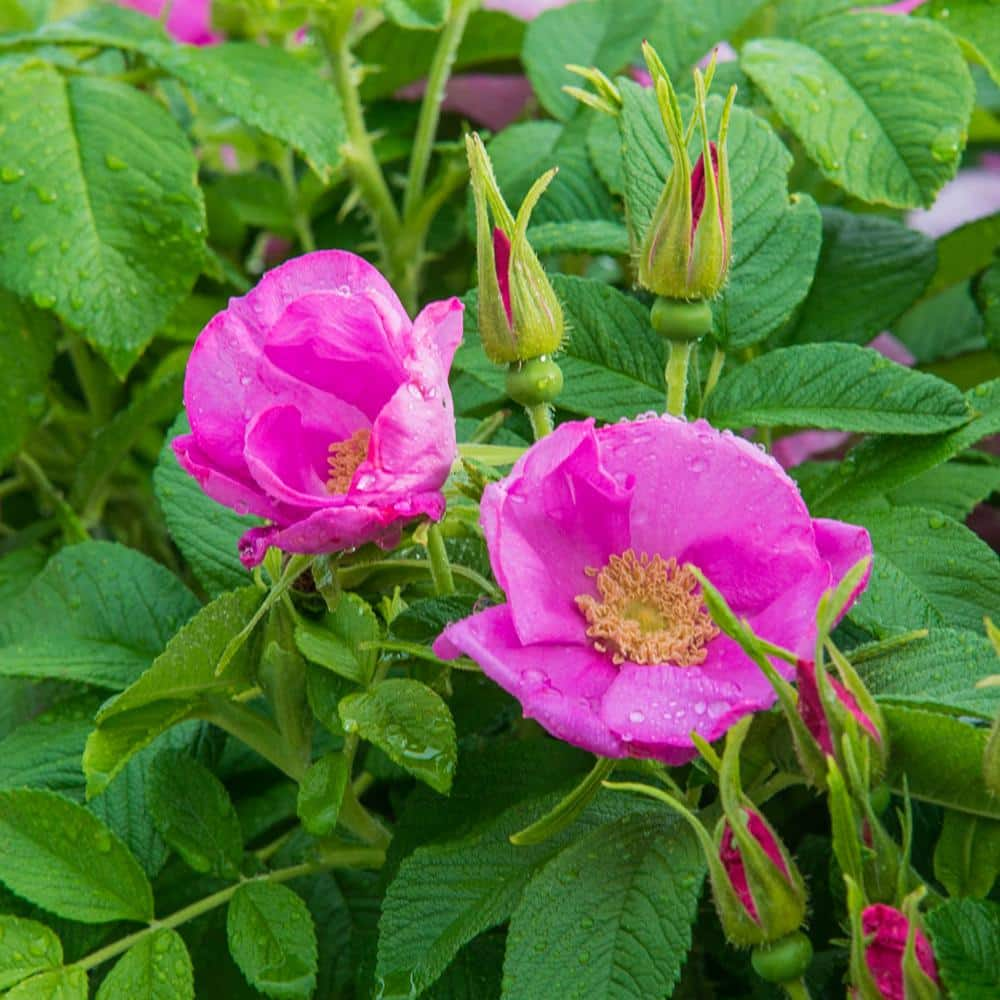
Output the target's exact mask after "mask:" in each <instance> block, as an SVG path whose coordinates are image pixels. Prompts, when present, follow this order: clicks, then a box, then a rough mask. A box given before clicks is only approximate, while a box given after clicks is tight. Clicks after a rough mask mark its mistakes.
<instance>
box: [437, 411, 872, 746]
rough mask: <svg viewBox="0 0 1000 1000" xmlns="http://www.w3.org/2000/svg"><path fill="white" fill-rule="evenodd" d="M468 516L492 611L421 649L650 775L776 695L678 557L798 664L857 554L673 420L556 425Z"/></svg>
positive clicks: (741, 453) (847, 531)
mask: <svg viewBox="0 0 1000 1000" xmlns="http://www.w3.org/2000/svg"><path fill="white" fill-rule="evenodd" d="M481 521H482V525H483V529H484V531H485V534H486V541H487V545H488V546H489V552H490V559H491V561H492V565H493V572H494V574H495V575H496V578H497V581H498V582H499V584H500V586H501V587H502V588H503V590H504V591H505V593H506V595H507V601H508V603H507V604H504V605H502V606H500V607H493V608H489V609H487V610H486V611H483V612H480V613H479V614H475V615H473V616H472V617H470V618H466V619H464V620H462V621H459V622H455V623H453V624H452V625H450V626H449V627H448V628H447V629H446V630H445V632H444V633H443V634H442V635H441V636H440V637H439V638H438V640H437V642H436V644H435V651H436V652H437V653H438V655H439V656H443V657H446V658H448V657H454V656H456V655H458V654H459V653H467V654H468V655H469V656H471V657H472V658H473V659H474V660H476V661H477V662H478V663H479V664H480V666H481V667H482V668H483V670H484V672H485V673H486V674H487V675H488V676H490V677H491V678H493V680H495V681H497V683H499V684H500V685H501V686H502V687H504V688H506V690H508V691H510V692H511V693H512V694H513V695H514V696H515V697H517V698H518V699H519V700H520V701H521V704H522V706H523V708H524V713H525V715H526V716H528V717H530V718H534V719H537V720H538V721H539V722H540V723H541V724H542V725H543V726H544V727H545V728H546V729H548V731H549V732H550V733H552V734H553V735H554V736H557V737H559V738H560V739H563V740H566V741H567V742H569V743H573V744H576V745H577V746H581V747H584V748H585V749H587V750H591V751H593V752H594V753H598V754H603V755H604V756H607V757H623V756H628V755H631V756H637V757H643V756H645V757H655V758H658V759H659V760H662V761H664V762H665V763H667V764H680V763H684V762H685V761H688V760H690V759H691V758H693V757H694V756H695V749H694V746H693V743H692V740H691V732H692V730H695V731H697V732H698V733H699V734H700V735H701V736H702V737H704V738H705V739H706V740H715V739H718V738H719V737H720V736H721V735H722V734H723V733H724V732H725V731H726V730H727V729H728V728H729V727H730V726H732V725H733V724H734V723H735V722H736V721H737V720H739V719H740V718H742V717H743V716H744V715H747V714H748V713H750V712H756V711H759V710H761V709H764V708H767V707H769V706H770V705H771V704H773V702H774V698H775V696H774V691H773V689H772V688H771V685H770V684H769V683H768V681H767V679H766V678H765V677H764V675H763V673H762V672H761V671H760V669H759V668H758V667H757V666H756V665H755V664H754V663H753V662H752V661H751V660H750V659H749V657H747V655H746V654H745V653H744V652H743V651H742V650H741V649H740V648H739V646H738V645H737V644H736V643H735V642H733V641H732V640H731V639H729V638H728V637H727V636H725V635H722V634H720V632H719V630H718V629H717V628H716V627H715V625H714V623H713V622H712V620H711V618H710V617H709V615H708V612H707V610H706V609H705V607H704V605H703V603H702V600H701V596H700V592H699V590H698V586H697V582H696V581H695V578H694V577H693V575H692V574H691V573H690V570H688V569H687V568H686V564H688V563H690V564H693V565H694V566H696V567H698V568H699V569H700V570H701V571H702V572H703V573H704V574H705V575H706V576H707V577H708V579H710V580H711V581H712V582H713V584H714V585H715V586H716V587H718V588H719V590H720V591H721V592H722V594H723V595H724V596H725V598H726V600H727V601H728V602H729V603H730V605H731V606H732V608H733V610H734V611H735V612H736V614H738V615H740V616H742V617H745V618H747V619H748V620H749V622H750V624H751V626H752V627H753V628H754V629H755V630H756V631H757V633H758V634H760V635H762V636H763V637H765V638H766V639H768V640H770V641H772V642H775V643H778V644H780V645H782V646H786V647H788V648H789V649H792V650H794V651H795V652H796V653H797V654H798V655H803V656H804V655H808V653H809V651H810V650H811V648H812V645H813V642H814V639H815V634H816V626H815V612H816V605H817V603H818V601H819V598H820V596H821V595H822V594H823V592H824V591H825V590H827V589H828V588H829V587H831V586H833V585H835V584H836V583H838V582H839V581H840V579H841V578H842V577H843V576H844V574H845V573H846V572H847V570H848V569H850V567H852V566H853V565H854V564H855V563H856V562H857V561H858V560H859V559H861V558H862V557H863V556H865V555H868V554H870V552H871V542H870V539H869V538H868V534H867V532H865V531H864V529H862V528H858V527H855V526H854V525H849V524H843V523H841V522H839V521H828V520H821V519H816V520H814V519H813V518H812V517H810V515H809V512H808V510H806V506H805V504H804V503H803V501H802V497H801V496H800V495H799V492H798V489H797V488H796V486H795V484H794V483H793V482H792V480H791V479H789V478H788V476H787V475H786V474H785V473H784V472H783V471H782V469H781V467H780V466H779V465H778V463H777V462H775V461H774V459H772V458H770V457H769V456H768V455H766V454H764V453H763V452H762V451H760V450H759V449H758V448H756V447H754V446H753V445H752V444H751V443H750V442H748V441H745V440H743V439H741V438H738V437H734V436H733V435H732V434H730V433H728V432H719V431H717V430H715V429H713V428H712V427H711V426H709V425H708V424H707V423H705V422H704V421H697V422H695V423H687V422H685V421H683V420H677V419H675V418H672V417H663V418H658V419H646V420H640V421H635V422H627V421H626V422H622V423H618V424H612V425H610V426H608V427H602V428H600V429H597V428H595V426H594V422H593V421H592V420H591V421H586V422H582V423H577V422H574V423H566V424H563V425H562V426H561V427H559V429H558V430H556V431H555V432H554V433H553V434H550V435H549V436H548V437H546V438H543V439H542V440H541V441H539V442H538V443H537V444H535V445H534V446H533V447H532V448H531V449H529V451H528V452H527V453H526V454H525V455H524V456H523V457H522V458H521V459H520V461H518V463H517V464H516V465H515V466H514V469H513V471H512V472H511V474H510V475H509V476H508V477H507V478H506V479H504V480H502V481H501V482H499V483H496V484H493V485H491V486H489V487H487V489H486V492H485V493H484V495H483V502H482V514H481ZM863 586H864V583H862V584H861V586H859V588H858V592H860V590H861V589H862V588H863ZM856 596H857V593H855V594H854V595H853V596H852V599H853V597H856ZM776 666H777V667H778V669H779V670H781V671H782V672H783V673H784V674H785V675H786V676H789V675H790V672H791V671H792V668H791V667H789V666H788V665H787V664H781V665H776Z"/></svg>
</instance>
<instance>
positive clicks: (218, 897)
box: [75, 847, 385, 972]
mask: <svg viewBox="0 0 1000 1000" xmlns="http://www.w3.org/2000/svg"><path fill="white" fill-rule="evenodd" d="M384 862H385V851H384V850H382V849H381V848H378V847H344V848H341V849H340V850H337V851H330V852H329V853H327V854H325V855H324V856H323V857H322V858H320V860H318V861H307V862H304V863H303V864H299V865H291V866H289V867H288V868H278V869H276V870H275V871H273V872H268V873H266V874H265V875H258V876H256V877H255V878H248V879H242V880H241V881H240V882H237V883H236V884H235V885H229V886H226V888H225V889H220V890H219V891H218V892H213V893H212V894H211V895H210V896H205V897H203V898H202V899H199V900H197V901H196V902H194V903H191V904H190V905H188V906H185V907H183V908H182V909H180V910H177V911H176V912H174V913H172V914H170V916H169V917H164V918H163V919H162V920H154V921H152V923H150V925H149V926H148V927H143V928H142V930H139V931H136V932H135V933H134V934H129V935H127V936H126V937H123V938H119V939H118V940H117V941H113V942H112V943H111V944H109V945H106V946H105V947H104V948H99V949H98V950H97V951H93V952H91V953H90V954H89V955H87V956H86V957H85V958H82V959H80V961H79V962H77V963H75V967H76V968H78V969H82V970H83V971H84V972H86V971H88V970H89V969H94V968H96V967H97V966H99V965H102V964H103V963H104V962H107V961H108V960H109V959H112V958H115V957H116V956H118V955H121V954H122V953H123V952H126V951H128V950H129V948H131V947H132V946H133V945H135V944H138V943H139V942H140V941H142V940H143V939H144V938H146V937H148V936H149V935H150V934H155V933H156V932H157V931H161V930H168V929H172V928H174V927H180V926H181V925H182V924H186V923H188V922H189V921H191V920H194V919H195V918H196V917H200V916H201V915H202V914H204V913H208V912H209V911H210V910H214V909H215V908H216V907H219V906H222V905H223V904H224V903H228V902H229V900H230V899H232V898H233V896H235V895H236V893H237V891H238V890H239V889H240V888H241V887H242V886H244V885H249V884H250V883H252V882H272V883H280V882H290V881H292V879H296V878H301V877H303V876H307V875H316V874H318V873H319V872H325V871H329V870H330V869H331V868H379V867H381V866H382V864H383V863H384Z"/></svg>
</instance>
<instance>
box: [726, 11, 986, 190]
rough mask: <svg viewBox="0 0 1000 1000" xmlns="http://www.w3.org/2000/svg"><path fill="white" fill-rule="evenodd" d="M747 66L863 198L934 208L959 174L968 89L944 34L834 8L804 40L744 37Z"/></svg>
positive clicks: (838, 177)
mask: <svg viewBox="0 0 1000 1000" xmlns="http://www.w3.org/2000/svg"><path fill="white" fill-rule="evenodd" d="M740 65H741V67H742V68H743V71H744V72H745V73H746V74H747V76H749V77H750V78H751V79H752V80H753V82H754V83H755V84H757V86H758V87H760V89H761V90H762V91H763V92H764V94H765V95H766V96H767V98H768V100H769V101H770V102H771V104H772V105H773V106H774V109H775V110H776V111H777V112H778V114H779V115H780V116H781V117H782V119H783V120H784V121H785V122H786V124H787V125H788V126H789V127H790V128H791V130H792V131H793V132H794V133H795V134H796V135H797V136H798V138H799V139H801V140H802V143H803V145H804V146H805V148H806V152H807V153H808V154H809V156H810V157H811V158H812V159H813V160H814V161H815V162H816V163H817V164H818V165H819V167H820V169H821V170H822V172H823V173H824V174H825V175H826V177H828V178H829V179H830V180H831V181H833V182H834V183H835V184H838V185H839V186H840V187H842V188H843V189H844V190H845V191H847V192H848V193H849V194H852V195H854V196H855V197H857V198H860V199H862V200H863V201H868V202H875V203H879V204H885V205H893V206H895V207H897V208H916V207H918V206H921V205H930V204H932V203H933V201H934V196H935V195H936V194H937V192H938V191H939V190H940V189H941V187H942V186H943V185H944V183H945V182H946V181H948V180H950V179H951V178H952V177H954V176H955V172H956V170H957V169H958V165H959V162H960V160H961V153H962V147H963V145H964V143H965V135H966V129H967V127H968V123H969V117H970V115H971V113H972V106H973V98H974V88H973V85H972V78H971V76H970V75H969V71H968V69H967V67H966V65H965V60H964V59H963V58H962V53H961V51H960V50H959V48H958V46H957V45H956V43H955V41H954V40H953V39H952V38H951V36H950V35H949V34H948V32H947V31H945V30H944V29H943V28H940V27H938V25H936V24H931V23H930V22H928V21H921V20H918V19H914V18H909V17H907V18H903V17H894V16H892V15H888V14H853V13H851V14H839V15H835V16H833V17H828V18H822V19H820V20H818V21H814V22H813V23H811V24H809V25H807V26H806V27H805V29H804V30H803V31H802V34H801V36H800V41H789V40H787V39H779V38H767V39H756V40H754V41H752V42H750V43H748V44H747V45H746V46H745V47H744V49H743V53H742V57H741V60H740Z"/></svg>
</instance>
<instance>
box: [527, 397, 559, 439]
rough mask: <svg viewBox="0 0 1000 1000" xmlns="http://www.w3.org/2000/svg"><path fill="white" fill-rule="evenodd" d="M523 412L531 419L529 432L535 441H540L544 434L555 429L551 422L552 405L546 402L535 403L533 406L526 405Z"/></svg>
mask: <svg viewBox="0 0 1000 1000" xmlns="http://www.w3.org/2000/svg"><path fill="white" fill-rule="evenodd" d="M524 412H525V413H527V414H528V420H529V421H531V433H532V434H533V435H534V436H535V440H536V441H540V440H541V439H542V438H543V437H545V435H546V434H551V433H552V431H553V430H555V425H554V424H553V423H552V407H550V406H549V404H548V403H536V404H535V405H534V406H526V407H525V408H524Z"/></svg>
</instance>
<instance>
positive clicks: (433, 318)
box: [413, 298, 465, 376]
mask: <svg viewBox="0 0 1000 1000" xmlns="http://www.w3.org/2000/svg"><path fill="white" fill-rule="evenodd" d="M464 313H465V306H464V305H462V300H461V299H456V298H451V299H445V300H444V301H441V302H431V303H430V305H428V306H425V307H424V308H423V309H422V310H421V311H420V313H418V315H417V318H416V319H415V320H414V321H413V336H414V337H415V338H416V340H417V341H418V342H423V341H425V340H426V339H427V338H428V337H430V338H431V340H432V341H433V342H434V344H436V345H437V350H438V357H439V358H440V361H441V370H442V372H444V373H445V375H446V376H447V372H448V369H449V368H451V362H452V359H453V358H454V357H455V351H457V350H458V345H459V344H460V343H461V342H462V319H463V316H464Z"/></svg>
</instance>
